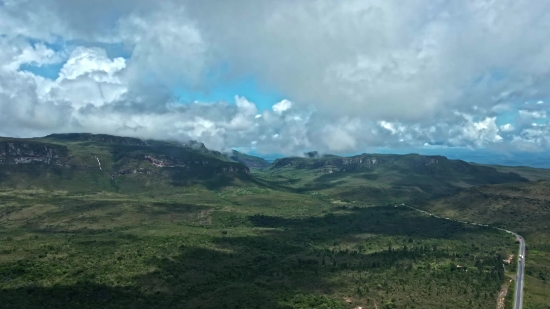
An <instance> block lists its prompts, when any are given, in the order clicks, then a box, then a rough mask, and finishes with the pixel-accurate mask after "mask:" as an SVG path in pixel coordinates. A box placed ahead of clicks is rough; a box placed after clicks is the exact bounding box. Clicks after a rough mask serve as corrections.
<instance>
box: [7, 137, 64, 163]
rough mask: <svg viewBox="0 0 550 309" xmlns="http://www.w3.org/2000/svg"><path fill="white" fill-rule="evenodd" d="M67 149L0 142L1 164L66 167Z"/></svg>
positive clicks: (36, 144)
mask: <svg viewBox="0 0 550 309" xmlns="http://www.w3.org/2000/svg"><path fill="white" fill-rule="evenodd" d="M66 162H67V149H66V148H65V147H63V146H59V145H51V144H43V143H32V142H20V141H5V142H0V164H33V163H34V164H48V165H56V166H65V164H66Z"/></svg>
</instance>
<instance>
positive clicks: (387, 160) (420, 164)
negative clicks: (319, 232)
mask: <svg viewBox="0 0 550 309" xmlns="http://www.w3.org/2000/svg"><path fill="white" fill-rule="evenodd" d="M282 167H292V168H297V169H319V170H322V171H324V172H326V173H335V172H349V171H358V170H369V169H380V168H382V169H385V168H389V169H404V170H409V171H411V172H416V173H427V174H446V173H454V172H457V173H476V172H477V171H479V170H480V169H482V168H480V167H477V166H474V165H471V164H468V163H466V162H464V161H460V160H449V159H447V158H446V157H443V156H422V155H417V154H410V155H381V154H362V155H357V156H353V157H324V158H314V159H309V158H283V159H277V160H276V161H275V162H273V167H272V168H274V169H276V168H282Z"/></svg>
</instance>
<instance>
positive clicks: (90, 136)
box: [46, 133, 148, 146]
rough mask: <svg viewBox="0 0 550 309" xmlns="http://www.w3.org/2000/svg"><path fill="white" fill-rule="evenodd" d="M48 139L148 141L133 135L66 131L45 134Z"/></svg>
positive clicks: (135, 144)
mask: <svg viewBox="0 0 550 309" xmlns="http://www.w3.org/2000/svg"><path fill="white" fill-rule="evenodd" d="M46 138H49V139H55V140H61V141H94V142H104V143H109V144H119V145H133V146H147V145H148V143H147V142H145V141H143V140H141V139H139V138H134V137H122V136H114V135H108V134H91V133H67V134H51V135H48V136H46Z"/></svg>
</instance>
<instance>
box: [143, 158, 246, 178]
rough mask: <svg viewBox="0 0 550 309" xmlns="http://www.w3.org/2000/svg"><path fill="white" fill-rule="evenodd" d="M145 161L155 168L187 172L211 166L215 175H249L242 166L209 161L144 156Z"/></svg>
mask: <svg viewBox="0 0 550 309" xmlns="http://www.w3.org/2000/svg"><path fill="white" fill-rule="evenodd" d="M145 159H146V160H147V161H148V162H149V163H151V164H152V165H154V166H156V167H183V168H186V169H187V170H192V169H198V168H201V167H202V166H209V165H210V166H213V168H214V170H215V171H216V172H217V173H223V172H225V173H244V174H250V170H249V169H248V167H246V166H244V165H242V164H234V163H232V162H223V163H221V162H219V161H216V162H211V161H210V160H186V159H183V158H177V157H163V158H158V157H154V156H152V155H146V156H145Z"/></svg>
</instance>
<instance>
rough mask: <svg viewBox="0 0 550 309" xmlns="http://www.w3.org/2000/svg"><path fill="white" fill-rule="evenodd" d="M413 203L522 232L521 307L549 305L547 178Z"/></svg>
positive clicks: (549, 206)
mask: <svg viewBox="0 0 550 309" xmlns="http://www.w3.org/2000/svg"><path fill="white" fill-rule="evenodd" d="M510 169H513V168H510ZM543 172H544V170H540V171H537V173H539V174H542V173H543ZM416 206H417V207H420V208H423V209H425V210H427V211H429V212H432V213H435V214H439V215H442V216H445V217H449V218H457V219H462V220H467V221H470V222H477V223H482V224H489V225H494V226H500V227H503V228H506V229H510V230H513V231H515V232H517V233H519V234H521V235H522V236H524V237H525V239H526V243H527V254H526V256H527V259H526V261H527V264H526V275H527V277H526V286H525V293H526V297H525V302H526V305H525V306H524V307H525V308H547V307H548V306H550V298H548V294H547V292H548V281H550V182H549V181H545V180H539V181H536V182H530V183H516V184H500V185H489V186H480V187H475V188H469V189H466V190H463V191H461V192H459V193H458V194H456V195H452V196H449V197H445V198H441V199H436V200H433V201H430V202H428V203H418V204H417V205H416Z"/></svg>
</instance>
